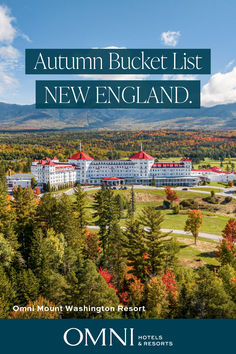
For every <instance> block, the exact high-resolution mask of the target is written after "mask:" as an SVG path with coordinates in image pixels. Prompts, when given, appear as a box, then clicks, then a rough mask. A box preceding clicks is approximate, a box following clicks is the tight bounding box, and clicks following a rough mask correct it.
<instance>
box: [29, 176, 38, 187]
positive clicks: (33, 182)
mask: <svg viewBox="0 0 236 354" xmlns="http://www.w3.org/2000/svg"><path fill="white" fill-rule="evenodd" d="M30 184H31V188H32V189H34V188H35V187H36V186H37V184H38V183H37V181H36V179H35V178H34V177H32V178H31V182H30Z"/></svg>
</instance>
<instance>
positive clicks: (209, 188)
mask: <svg viewBox="0 0 236 354" xmlns="http://www.w3.org/2000/svg"><path fill="white" fill-rule="evenodd" d="M191 190H195V191H202V192H209V193H211V191H214V192H215V193H222V192H223V190H222V189H218V188H211V187H206V188H201V187H194V188H191Z"/></svg>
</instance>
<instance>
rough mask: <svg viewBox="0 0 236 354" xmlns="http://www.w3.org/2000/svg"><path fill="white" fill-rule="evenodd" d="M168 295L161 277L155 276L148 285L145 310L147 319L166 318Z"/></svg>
mask: <svg viewBox="0 0 236 354" xmlns="http://www.w3.org/2000/svg"><path fill="white" fill-rule="evenodd" d="M168 297H169V294H168V290H167V288H166V285H165V284H164V283H163V281H162V279H161V276H155V277H153V278H152V279H151V281H150V282H149V283H148V294H147V310H148V317H149V318H168V314H169V299H168Z"/></svg>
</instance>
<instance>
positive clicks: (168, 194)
mask: <svg viewBox="0 0 236 354" xmlns="http://www.w3.org/2000/svg"><path fill="white" fill-rule="evenodd" d="M165 193H166V199H167V200H169V202H170V204H171V206H172V203H173V202H175V201H177V200H178V196H177V193H176V191H173V190H172V189H171V188H170V186H166V187H165Z"/></svg>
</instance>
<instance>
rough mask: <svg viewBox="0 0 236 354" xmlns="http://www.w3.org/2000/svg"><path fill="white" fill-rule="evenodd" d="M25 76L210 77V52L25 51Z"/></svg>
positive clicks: (190, 50)
mask: <svg viewBox="0 0 236 354" xmlns="http://www.w3.org/2000/svg"><path fill="white" fill-rule="evenodd" d="M25 73H26V74H67V75H68V74H86V75H87V74H109V75H113V74H116V75H117V74H123V75H124V74H135V75H137V74H191V75H192V74H210V73H211V52H210V49H26V52H25Z"/></svg>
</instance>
